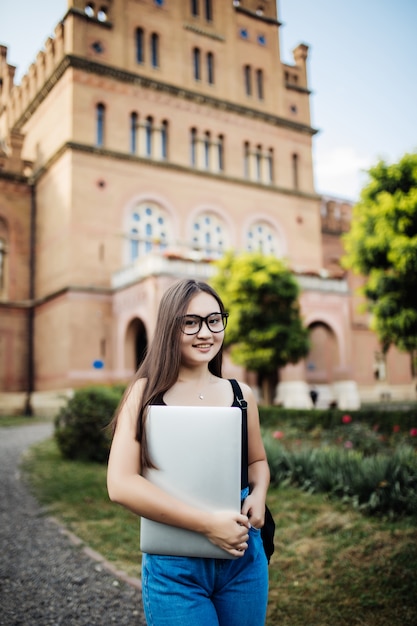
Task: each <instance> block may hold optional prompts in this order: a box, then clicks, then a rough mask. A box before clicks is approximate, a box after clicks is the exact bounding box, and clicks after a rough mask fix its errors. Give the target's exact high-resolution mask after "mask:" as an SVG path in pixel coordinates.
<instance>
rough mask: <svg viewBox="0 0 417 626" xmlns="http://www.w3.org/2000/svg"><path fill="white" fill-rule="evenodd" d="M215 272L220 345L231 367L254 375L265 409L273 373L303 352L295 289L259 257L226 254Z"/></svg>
mask: <svg viewBox="0 0 417 626" xmlns="http://www.w3.org/2000/svg"><path fill="white" fill-rule="evenodd" d="M216 266H217V270H218V271H217V274H216V276H214V278H213V280H212V284H213V286H214V288H215V289H216V290H217V291H218V292H219V293H220V295H221V297H222V299H223V300H224V303H225V307H226V310H227V311H228V312H229V313H230V317H229V322H228V327H227V333H226V336H225V345H226V346H231V352H230V353H231V358H232V360H233V361H234V362H235V363H237V364H238V365H243V366H244V367H246V368H247V369H249V370H252V371H255V372H257V373H258V376H259V379H260V381H261V384H262V387H263V395H264V400H265V401H266V402H268V403H271V401H272V399H273V398H272V384H273V382H274V378H275V379H276V376H277V370H278V368H280V367H284V366H285V365H287V364H288V363H297V361H299V360H300V359H301V358H303V357H304V356H306V355H307V353H308V350H309V342H308V332H307V329H306V328H305V327H304V326H303V323H302V319H301V316H300V309H299V304H298V295H299V286H298V283H297V282H296V280H295V279H294V277H293V275H292V274H291V272H290V270H289V269H287V267H286V266H285V264H284V263H283V262H282V261H280V260H279V259H277V258H275V257H273V256H264V255H262V254H260V253H245V254H240V255H234V254H233V253H229V254H226V255H225V256H224V257H223V258H222V259H221V260H220V261H218V262H217V263H216Z"/></svg>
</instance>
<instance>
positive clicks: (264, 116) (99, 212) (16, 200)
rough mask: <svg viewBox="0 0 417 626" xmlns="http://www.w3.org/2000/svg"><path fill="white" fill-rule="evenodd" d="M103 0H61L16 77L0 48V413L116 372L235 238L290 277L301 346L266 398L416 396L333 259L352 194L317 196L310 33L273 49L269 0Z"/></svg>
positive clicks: (351, 401)
mask: <svg viewBox="0 0 417 626" xmlns="http://www.w3.org/2000/svg"><path fill="white" fill-rule="evenodd" d="M97 7H98V5H97V4H96V3H92V2H85V1H84V0H68V10H67V13H66V14H65V15H64V16H63V18H62V20H61V21H60V23H59V24H58V26H57V27H56V29H55V34H54V37H53V38H49V39H48V40H47V41H46V42H45V45H44V48H43V49H42V50H41V51H40V52H39V54H38V55H37V57H36V59H35V61H34V63H33V64H32V66H31V67H30V69H29V71H28V73H27V75H26V76H24V77H23V79H22V81H21V84H20V85H17V84H15V83H14V71H15V68H13V67H12V66H11V65H10V64H9V63H8V62H7V48H5V47H4V46H1V47H0V78H1V86H0V139H1V149H0V246H1V247H0V259H1V266H0V270H1V283H0V355H1V363H0V402H1V404H2V407H3V408H2V409H1V411H2V412H7V411H10V410H12V409H13V407H15V408H16V407H18V408H16V410H22V407H26V409H28V410H30V409H32V410H34V411H35V412H39V411H42V410H45V407H46V406H50V403H51V402H52V405H53V406H55V404H54V401H55V400H57V401H58V402H59V401H60V399H61V400H62V398H65V397H67V396H68V394H70V393H71V391H72V390H73V389H74V388H76V387H79V386H82V385H85V384H87V383H91V382H97V383H114V382H119V381H125V380H127V379H128V378H129V376H130V375H131V374H132V373H133V371H134V369H135V367H136V364H137V362H138V359H140V356H141V354H143V350H144V349H145V347H146V345H147V342H148V341H149V339H151V338H152V336H153V334H154V332H156V330H157V329H155V312H156V309H157V306H158V302H159V298H160V296H161V294H162V292H163V291H164V290H165V289H166V287H167V286H168V285H169V284H170V283H171V282H172V281H174V280H176V279H177V278H178V277H183V276H192V277H202V278H204V279H209V278H210V275H211V272H212V266H211V264H210V261H211V260H213V259H215V258H218V257H219V256H220V255H221V254H222V253H223V252H224V251H225V250H227V249H229V248H234V249H236V250H249V249H252V250H254V249H260V250H262V251H264V252H265V253H273V254H276V255H277V256H280V257H284V258H286V259H287V261H288V264H289V266H290V267H291V268H292V270H293V271H294V273H295V275H296V276H297V279H298V280H299V281H300V284H301V287H302V294H301V308H302V312H303V315H304V318H305V322H306V324H307V325H308V327H309V328H310V335H311V339H312V350H311V353H310V355H309V357H308V358H307V359H306V360H305V362H303V363H300V364H298V365H297V366H291V367H287V368H285V369H284V370H282V371H281V372H280V373H279V380H280V383H279V385H278V388H277V395H276V401H277V402H280V403H282V404H284V405H286V406H299V407H300V406H311V398H310V394H309V390H310V389H311V387H312V386H314V387H315V388H316V389H317V390H318V393H319V396H318V404H319V405H322V406H328V405H329V404H331V403H332V402H335V403H337V404H338V405H339V406H341V407H344V408H347V409H348V408H355V407H357V406H358V405H359V404H360V399H361V398H362V399H363V400H379V399H380V397H381V394H391V396H392V397H395V398H400V399H404V398H410V397H413V393H414V390H413V388H412V381H411V378H410V372H409V370H410V368H409V360H408V357H407V356H406V355H402V354H399V353H398V352H397V351H395V350H392V351H391V352H390V354H389V355H388V359H387V363H383V364H381V363H380V357H379V356H378V357H376V356H375V354H376V353H378V343H377V341H376V338H375V336H374V335H373V334H372V333H371V332H370V331H369V328H368V326H369V324H368V322H369V320H368V319H367V316H366V315H363V314H359V313H358V312H357V307H356V304H357V297H356V295H355V292H354V287H355V281H356V282H357V279H356V278H353V277H351V276H349V275H346V274H345V272H344V271H343V270H342V269H341V266H340V257H341V255H342V243H341V234H342V233H343V232H345V231H346V229H348V228H349V223H350V211H351V206H350V204H349V203H346V202H343V201H341V200H338V199H333V198H321V197H320V196H319V195H318V194H317V193H316V192H315V189H314V177H313V159H312V139H313V137H314V135H315V133H316V130H315V129H314V128H312V127H311V121H310V106H309V96H310V91H309V86H308V76H307V61H308V47H307V46H306V45H304V44H300V45H299V46H297V47H296V48H295V50H294V62H293V64H285V63H283V62H281V61H280V48H279V27H280V23H279V20H278V16H277V14H276V7H275V3H274V2H268V1H266V0H260V1H259V0H256V1H251V0H246V1H242V2H238V1H232V0H230V1H228V2H225V1H224V0H207V1H206V0H205V1H204V2H203V1H202V0H195V1H192V2H187V1H185V0H128V1H126V0H123V2H122V0H112V1H110V0H102V1H101V3H100V7H99V10H97ZM378 359H379V360H378ZM378 368H379V369H378ZM376 371H377V372H378V376H379V378H378V379H376V378H375V372H376ZM225 373H226V374H228V373H230V374H232V373H233V374H235V373H238V375H239V376H241V377H244V378H246V379H247V380H248V381H249V382H250V383H251V384H252V385H253V386H254V387H255V388H256V386H257V381H256V379H254V377H253V375H250V374H249V373H245V372H242V371H240V370H239V368H236V367H235V366H233V364H232V363H230V362H228V361H227V360H226V372H225ZM384 397H385V396H384ZM51 399H52V400H51ZM48 403H49V404H48ZM13 410H14V409H13Z"/></svg>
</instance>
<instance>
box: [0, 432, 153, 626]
mask: <svg viewBox="0 0 417 626" xmlns="http://www.w3.org/2000/svg"><path fill="white" fill-rule="evenodd" d="M51 433H52V425H51V424H38V425H27V426H21V427H18V428H0V625H1V626H58V625H62V626H98V625H100V626H108V625H111V624H117V626H123V625H125V624H126V625H129V626H143V625H144V624H145V620H144V617H143V613H142V605H141V598H140V591H139V590H138V589H137V587H135V586H134V585H130V584H126V583H125V582H124V581H123V580H121V579H120V578H118V577H117V576H116V575H115V574H114V573H111V572H110V571H108V570H107V569H106V567H105V566H104V565H103V564H102V563H100V562H98V561H97V560H95V559H94V558H91V557H89V556H88V554H87V553H86V552H85V551H84V550H83V549H81V548H80V547H79V546H77V545H75V543H74V542H73V541H71V540H70V539H69V538H68V536H66V535H65V534H64V533H62V531H61V529H60V527H59V526H58V525H57V524H56V523H54V522H53V521H52V520H50V519H48V518H47V517H45V516H44V515H43V513H42V509H41V507H40V506H39V504H38V503H37V502H36V500H35V499H34V498H33V497H32V496H31V494H30V493H29V491H28V489H27V488H26V487H25V485H24V484H23V482H22V481H20V479H19V471H18V467H19V459H20V457H21V455H22V453H23V452H24V451H25V450H26V449H27V448H28V446H30V445H31V444H32V443H35V442H37V441H41V440H42V439H45V438H46V437H48V436H50V434H51Z"/></svg>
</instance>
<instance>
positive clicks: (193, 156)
mask: <svg viewBox="0 0 417 626" xmlns="http://www.w3.org/2000/svg"><path fill="white" fill-rule="evenodd" d="M190 161H191V166H192V167H196V166H197V129H196V128H192V129H191V131H190Z"/></svg>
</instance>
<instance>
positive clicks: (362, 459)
mask: <svg viewBox="0 0 417 626" xmlns="http://www.w3.org/2000/svg"><path fill="white" fill-rule="evenodd" d="M265 449H266V452H267V456H268V462H269V466H270V470H271V484H272V485H275V486H278V485H280V484H283V483H284V484H288V483H290V484H293V485H296V486H298V487H300V488H301V489H304V490H306V491H310V492H321V493H328V494H329V495H330V496H333V497H337V498H341V499H342V500H344V501H346V502H351V504H353V506H355V507H356V508H358V509H360V510H361V511H363V512H365V513H368V514H384V515H390V516H391V517H395V516H399V515H417V456H416V453H415V451H414V449H413V448H412V447H410V446H405V445H402V446H400V447H398V448H397V449H396V450H394V451H393V452H392V453H391V454H387V453H384V454H382V453H377V454H373V455H371V456H366V455H365V454H364V452H363V451H358V450H346V449H343V448H340V447H337V446H334V445H332V446H324V447H319V448H304V449H300V450H295V451H293V450H288V449H286V448H285V447H284V446H283V445H282V444H281V443H280V442H277V441H273V440H272V439H271V438H269V437H267V436H265Z"/></svg>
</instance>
